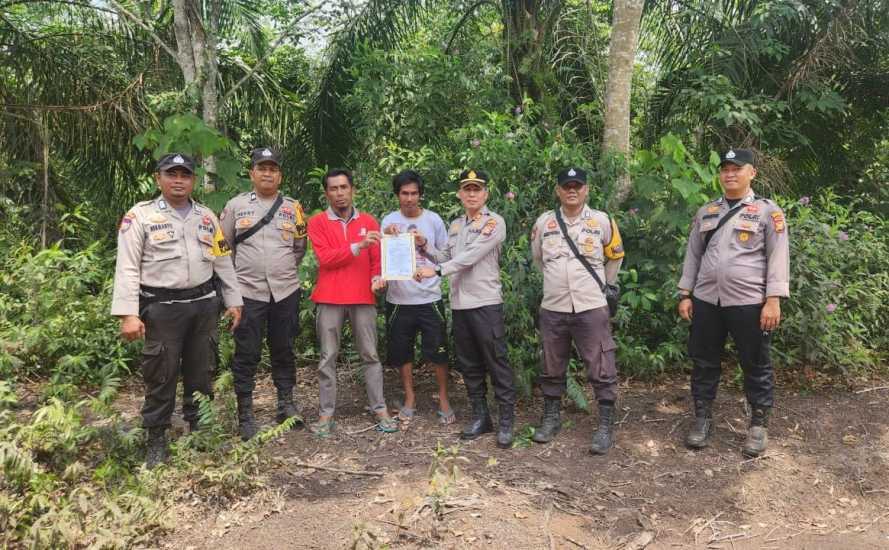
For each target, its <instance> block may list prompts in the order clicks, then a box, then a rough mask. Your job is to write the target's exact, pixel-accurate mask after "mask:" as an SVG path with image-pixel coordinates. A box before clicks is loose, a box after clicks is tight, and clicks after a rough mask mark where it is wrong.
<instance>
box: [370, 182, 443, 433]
mask: <svg viewBox="0 0 889 550" xmlns="http://www.w3.org/2000/svg"><path fill="white" fill-rule="evenodd" d="M392 190H393V192H394V193H395V195H396V196H397V197H398V207H399V209H398V210H396V211H394V212H390V213H389V214H387V215H386V216H385V217H384V218H383V222H382V224H381V225H382V227H383V233H386V234H388V235H397V234H399V233H414V234H419V235H424V236H426V238H428V239H429V240H430V241H431V243H432V246H434V247H435V248H444V246H445V243H447V240H448V231H447V228H446V227H445V224H444V221H442V219H441V217H439V215H438V214H436V213H435V212H432V211H430V210H426V209H424V208H422V207H421V206H420V201H421V199H422V198H423V179H422V177H420V174H418V173H417V172H415V171H413V170H404V171H402V172H400V173H398V174H396V175H395V177H394V178H392ZM416 261H417V267H418V268H419V267H423V266H434V265H435V264H434V263H433V262H432V261H431V260H429V259H428V258H427V257H425V256H423V255H422V254H419V253H418V254H417V255H416ZM418 332H419V333H420V335H421V336H422V340H421V342H422V344H421V352H422V359H423V362H424V363H425V364H427V365H431V366H432V367H434V368H435V378H436V381H437V382H438V399H439V404H438V419H439V422H441V423H442V424H451V423H452V422H454V419H455V417H454V412H453V410H452V409H451V405H450V403H449V402H448V347H447V325H446V323H445V309H444V303H443V302H442V299H441V279H440V277H437V276H436V277H432V278H429V279H423V280H422V281H415V280H410V281H389V282H388V284H387V290H386V336H387V357H388V361H387V362H388V364H389V365H392V366H393V367H398V368H400V369H401V381H402V384H403V385H404V405H403V406H402V407H401V411H400V412H399V414H398V417H399V419H401V420H402V421H404V422H409V421H410V419H411V418H413V416H414V414H415V412H416V406H417V398H416V395H415V394H414V380H413V367H414V343H415V341H416V339H417V333H418Z"/></svg>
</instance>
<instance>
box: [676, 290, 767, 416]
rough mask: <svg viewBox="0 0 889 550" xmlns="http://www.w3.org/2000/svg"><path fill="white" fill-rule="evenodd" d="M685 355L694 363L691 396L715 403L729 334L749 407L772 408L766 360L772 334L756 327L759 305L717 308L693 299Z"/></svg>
mask: <svg viewBox="0 0 889 550" xmlns="http://www.w3.org/2000/svg"><path fill="white" fill-rule="evenodd" d="M692 300H693V303H692V311H693V316H692V323H691V331H690V333H689V338H688V355H689V357H691V360H692V362H693V363H694V369H693V370H692V374H691V394H692V397H693V398H694V399H695V400H704V401H712V400H714V399H716V390H717V388H718V386H719V376H720V374H721V372H722V366H721V360H722V354H723V351H724V348H725V339H726V336H727V335H729V334H731V336H732V340H734V342H735V347H736V348H737V349H738V357H739V359H740V362H741V369H742V370H743V371H744V392H745V393H746V394H747V401H748V402H749V403H750V404H751V405H752V406H761V407H771V406H772V404H773V398H774V389H775V372H774V370H773V369H772V362H771V360H770V358H769V345H770V343H771V334H770V333H769V332H766V331H763V330H762V329H761V328H760V326H759V316H760V312H761V311H762V304H754V305H745V306H718V305H713V304H711V303H709V302H705V301H703V300H699V299H697V298H692Z"/></svg>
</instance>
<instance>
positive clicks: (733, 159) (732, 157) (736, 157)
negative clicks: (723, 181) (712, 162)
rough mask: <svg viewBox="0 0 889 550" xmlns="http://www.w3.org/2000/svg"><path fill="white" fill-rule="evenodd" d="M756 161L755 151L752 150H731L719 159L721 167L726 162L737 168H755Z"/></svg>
mask: <svg viewBox="0 0 889 550" xmlns="http://www.w3.org/2000/svg"><path fill="white" fill-rule="evenodd" d="M755 161H756V159H755V157H754V155H753V151H751V150H750V149H729V150H728V151H726V152H725V153H723V154H722V156H720V157H719V165H720V166H722V165H723V164H725V163H726V162H730V163H732V164H734V165H736V166H744V165H745V164H750V165H753V166H755V165H756V162H755Z"/></svg>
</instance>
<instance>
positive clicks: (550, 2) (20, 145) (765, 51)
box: [0, 0, 889, 547]
mask: <svg viewBox="0 0 889 550" xmlns="http://www.w3.org/2000/svg"><path fill="white" fill-rule="evenodd" d="M200 4H201V9H203V10H211V8H220V12H219V13H220V14H221V20H220V21H219V22H218V23H219V24H218V26H217V27H215V28H216V29H217V30H218V32H219V36H217V37H216V38H218V39H219V41H218V44H217V48H216V51H215V53H216V54H217V55H216V57H217V61H218V64H219V79H218V80H219V82H218V85H219V90H220V93H219V95H220V99H221V100H222V105H221V107H220V109H219V113H218V120H217V121H216V122H215V123H214V124H213V125H212V127H211V126H208V125H207V124H206V123H205V119H204V118H202V117H201V116H199V115H198V113H199V111H200V109H199V108H198V103H199V102H200V101H199V98H198V97H197V95H198V94H197V89H196V88H195V87H194V86H185V84H184V81H183V77H182V75H181V74H180V68H179V67H178V66H177V62H176V60H175V59H174V57H173V56H171V55H169V52H167V51H165V50H164V49H163V48H162V47H161V46H160V45H159V44H160V43H166V44H171V45H173V47H175V44H176V43H175V37H174V34H175V33H174V29H173V19H174V18H173V14H172V4H171V2H169V1H167V0H162V1H158V2H151V3H135V2H131V1H125V0H122V1H120V2H105V1H99V2H91V3H79V2H56V1H53V0H49V1H47V2H30V1H25V0H22V1H17V0H12V1H10V2H6V3H3V4H2V7H0V10H2V13H0V222H2V223H0V532H2V533H3V537H4V538H3V539H0V545H3V544H10V545H12V546H17V545H20V546H33V547H63V546H70V547H74V546H77V547H84V546H90V545H92V546H97V547H98V546H104V547H125V546H128V545H132V544H133V543H137V542H138V541H140V540H144V541H147V540H149V537H151V536H152V534H153V533H154V532H155V530H156V529H159V528H163V526H164V524H165V521H166V520H165V515H164V510H165V506H166V504H167V503H168V502H169V500H168V499H170V498H175V497H176V492H175V490H173V489H172V488H174V487H176V486H177V484H182V485H185V486H187V487H188V488H189V490H191V491H193V492H195V493H197V494H202V495H209V496H211V497H212V498H219V499H224V498H227V497H229V496H231V495H233V494H235V493H237V492H238V491H243V490H249V489H251V488H252V487H254V486H255V484H256V483H260V482H261V478H257V476H256V473H257V471H258V469H257V466H258V464H259V460H260V459H259V456H260V455H259V454H258V449H259V446H260V445H262V443H263V442H264V441H267V440H268V439H269V438H271V437H275V436H278V435H280V434H281V433H282V430H283V429H286V426H285V427H284V428H280V429H276V430H272V431H269V432H267V433H266V434H265V435H264V436H263V437H262V438H260V439H258V440H256V441H255V442H254V443H251V444H249V445H237V444H233V442H232V438H231V434H232V433H233V429H232V428H233V426H232V423H233V417H232V407H233V404H232V392H231V390H230V383H231V382H230V376H229V375H228V374H227V373H225V372H223V373H222V376H221V377H220V379H219V381H218V383H217V388H216V390H217V391H216V395H217V397H218V398H217V400H216V401H210V400H207V399H202V400H201V402H200V409H201V416H202V420H203V427H204V429H203V430H202V431H201V432H200V433H199V434H195V435H191V436H186V437H182V438H179V439H178V440H177V441H176V443H175V444H174V458H173V460H172V464H171V466H170V467H169V468H165V469H162V470H161V471H160V472H154V473H150V472H145V471H143V470H141V469H139V468H138V467H137V465H138V463H139V461H140V453H141V445H142V443H141V431H140V430H138V429H136V428H134V423H135V421H134V420H133V415H134V413H135V411H126V412H125V413H121V412H119V411H116V410H115V409H114V408H113V407H112V406H111V405H112V402H113V401H114V399H115V397H116V396H117V390H118V387H119V385H121V384H123V383H126V382H127V381H129V380H134V381H135V380H136V379H137V377H136V376H134V371H135V370H136V368H135V367H136V366H135V364H134V363H133V361H134V358H135V357H136V356H137V353H138V349H139V344H131V345H126V344H123V343H122V342H121V341H120V340H119V339H118V337H117V321H116V320H114V319H112V318H111V317H110V316H109V315H108V310H109V299H110V285H111V276H112V273H113V258H114V256H113V254H114V236H115V227H116V224H117V222H118V220H119V219H120V216H121V215H122V214H123V213H124V212H125V211H126V209H128V208H129V207H130V206H131V205H132V204H133V203H134V202H135V201H136V200H141V199H145V198H148V197H150V196H152V195H153V194H154V193H155V192H156V191H155V185H154V182H153V180H152V178H151V176H150V174H149V172H150V166H151V165H152V162H153V159H155V158H157V157H158V156H160V155H161V154H162V153H164V152H166V151H168V150H171V149H174V148H175V149H177V150H182V151H185V152H189V153H192V154H195V155H197V156H198V157H200V158H202V159H206V158H207V157H209V156H212V157H213V158H214V160H215V172H214V174H213V175H214V177H215V183H216V189H215V191H204V190H202V189H199V190H198V191H197V196H198V198H199V200H202V201H204V202H206V203H207V204H210V205H211V206H213V207H214V208H216V209H219V208H220V207H221V206H222V205H223V204H224V202H225V201H226V200H227V199H228V198H229V197H231V196H233V195H234V194H235V193H237V192H238V191H240V190H244V189H246V186H247V182H246V179H245V178H246V171H245V163H244V159H246V154H247V152H248V151H249V150H250V149H251V148H252V147H254V146H257V145H266V144H271V145H276V146H278V147H280V148H281V149H282V151H283V153H284V158H285V163H284V173H285V178H284V190H285V192H286V193H288V194H289V195H292V196H294V197H296V198H298V199H299V200H300V201H301V202H302V203H303V204H304V205H305V206H306V208H307V210H308V211H309V212H312V211H317V210H318V209H319V208H322V207H323V206H325V203H324V197H323V193H322V190H321V186H320V182H319V179H318V178H319V175H320V174H321V173H323V171H324V170H325V169H326V168H327V167H328V166H329V165H344V166H349V167H351V168H353V169H354V170H355V173H356V181H357V185H358V187H357V200H356V204H357V205H358V207H359V208H361V209H362V210H365V211H368V212H371V213H372V214H374V215H376V216H378V217H381V216H382V215H384V214H385V213H387V212H389V211H391V210H393V209H395V208H397V201H396V198H395V196H394V195H393V194H392V192H391V188H390V183H389V182H390V180H391V177H392V175H393V174H394V173H396V172H397V171H399V170H401V169H405V168H412V169H416V170H418V171H420V172H421V173H422V174H423V175H424V177H425V178H426V194H425V196H424V204H425V206H426V207H427V208H430V209H432V210H434V211H436V212H438V213H439V214H440V215H441V216H442V217H443V218H445V219H446V220H450V219H453V218H454V217H455V216H457V215H458V214H459V211H460V207H459V202H458V200H457V198H456V196H455V187H454V183H453V182H454V179H455V177H456V175H457V173H458V172H459V171H460V170H461V169H463V168H465V167H468V166H473V167H477V168H481V169H484V170H486V171H487V172H489V173H490V174H491V176H492V183H491V188H490V189H491V197H490V200H489V206H490V207H491V208H492V209H493V210H495V211H497V212H498V213H500V214H501V215H502V216H503V217H504V218H505V220H506V223H507V226H508V233H507V235H508V236H507V241H506V243H505V245H504V247H503V252H502V256H501V262H502V268H503V269H502V278H503V285H504V299H505V301H506V306H507V307H506V312H507V338H508V342H509V356H510V361H511V363H512V364H513V366H514V368H515V369H516V372H517V374H518V379H519V381H520V383H521V386H522V389H523V390H524V392H525V395H529V393H530V391H531V389H532V387H533V383H534V376H535V374H536V372H537V369H538V368H539V363H540V346H539V341H538V336H537V331H536V329H535V317H536V311H537V306H538V304H539V302H540V298H541V276H540V274H539V273H538V272H537V271H536V270H535V269H534V268H533V266H532V264H531V261H530V252H529V246H528V237H529V231H530V228H531V225H532V224H533V222H534V220H535V219H536V218H537V216H538V215H540V214H541V213H542V212H544V211H545V210H547V209H549V208H552V207H553V206H554V205H555V197H554V194H553V186H554V174H555V173H556V172H557V171H558V170H560V169H561V168H563V167H565V166H566V165H568V164H577V165H581V166H586V167H590V168H595V170H596V175H595V181H594V182H593V185H591V194H590V203H591V204H592V206H594V207H596V208H602V209H604V208H606V206H605V205H606V204H609V203H610V201H611V200H612V196H613V187H614V182H615V181H616V178H617V177H618V175H619V174H621V173H623V172H624V171H625V170H627V171H628V172H629V174H630V176H631V179H632V182H633V189H632V193H631V194H630V196H629V198H628V199H627V200H626V201H625V202H624V203H623V204H620V205H617V206H616V207H613V208H612V210H611V211H610V212H609V213H610V214H611V215H612V216H614V217H615V218H616V220H617V222H618V224H619V226H620V228H621V232H622V234H623V237H624V241H625V248H626V251H627V256H626V260H625V262H624V268H623V271H622V273H621V274H620V278H621V283H622V287H623V290H624V292H623V297H622V308H621V311H620V313H619V314H618V316H617V318H616V319H615V325H614V326H615V335H616V339H617V341H618V344H619V364H620V370H621V373H622V375H623V376H625V377H626V376H634V377H644V376H648V377H650V376H654V375H658V374H661V373H671V372H672V373H678V372H681V370H682V369H683V367H684V366H685V365H686V363H687V361H686V360H685V339H686V336H687V326H686V325H685V323H683V322H681V321H680V320H679V318H678V316H677V315H676V312H675V306H676V304H675V297H674V292H675V285H676V281H677V279H678V273H679V270H680V268H681V262H682V257H683V254H684V248H685V242H686V236H687V234H688V227H689V222H690V220H691V217H692V214H693V213H694V212H695V210H696V209H697V208H698V207H700V205H702V204H704V203H705V202H706V201H708V200H710V199H712V198H714V197H716V196H718V195H719V193H720V189H719V184H718V179H717V166H716V163H717V157H716V153H715V151H719V150H721V149H723V148H724V147H726V146H729V145H732V146H740V145H744V146H751V147H754V148H756V149H758V150H759V151H760V152H761V153H762V162H761V164H760V166H759V175H758V177H757V179H756V181H755V182H754V187H755V189H756V191H757V192H758V193H759V194H761V195H764V196H767V197H769V198H771V199H772V200H775V201H776V202H778V203H779V204H780V205H782V206H783V207H784V209H785V210H786V213H787V220H788V227H789V232H790V236H791V243H792V261H791V269H792V285H791V292H792V297H791V299H790V300H786V301H785V302H784V303H783V305H782V308H783V314H784V321H783V324H782V326H781V328H780V329H779V330H778V331H777V333H776V342H775V346H774V350H775V351H774V355H775V360H776V363H777V364H779V365H780V366H781V367H793V366H803V367H805V368H806V369H807V370H815V371H822V372H826V373H841V374H842V375H843V376H847V377H853V376H859V375H864V376H866V375H870V374H872V373H874V372H876V371H882V370H883V369H884V368H885V365H886V362H887V360H889V336H887V335H889V315H887V308H886V307H885V304H886V303H889V236H887V233H889V232H887V229H889V227H887V223H889V222H887V218H886V216H887V214H889V185H887V182H889V139H887V137H886V136H887V129H889V96H887V90H889V81H887V75H889V4H887V1H886V0H857V1H856V0H841V1H839V0H715V1H714V0H688V1H686V2H681V3H677V2H648V3H647V8H646V13H645V15H644V17H643V22H642V28H643V33H642V38H641V43H640V51H639V54H638V55H637V58H636V67H635V74H634V80H633V84H634V88H633V96H632V100H631V116H632V128H631V130H632V134H631V139H632V143H633V146H634V153H633V154H631V155H630V156H629V158H604V157H603V156H602V155H601V154H600V150H599V149H600V140H601V134H602V130H603V114H602V113H603V109H604V105H605V98H604V95H605V94H604V89H605V78H606V73H607V49H608V40H609V35H610V16H611V3H610V2H605V1H593V2H580V1H575V0H563V1H558V0H545V1H544V0H540V1H524V0H523V1H521V2H514V1H503V2H475V1H469V0H466V1H464V0H423V1H420V0H417V1H412V0H405V1H403V2H401V1H400V2H390V1H388V0H370V1H368V2H361V3H352V2H349V1H343V2H327V3H325V4H327V8H326V9H325V12H324V14H323V15H319V18H318V19H317V20H311V21H309V20H307V21H306V22H305V24H302V23H301V24H300V25H299V26H298V27H293V26H292V25H291V23H292V22H293V21H299V20H298V19H296V16H297V15H298V14H300V13H302V11H303V10H304V9H305V4H304V3H293V2H282V1H280V0H263V1H262V2H244V1H239V0H208V1H206V2H203V3H200ZM121 7H123V8H126V9H129V10H132V11H133V12H134V13H136V14H137V16H138V17H141V18H142V19H141V21H142V24H141V25H140V24H137V23H135V22H134V21H133V20H132V18H130V17H128V16H124V15H122V14H123V12H122V11H120V10H121ZM311 33H316V34H318V35H323V36H324V38H323V39H321V41H320V42H317V43H314V44H309V43H308V42H306V41H300V40H299V38H305V37H306V36H307V35H308V34H311ZM319 44H320V45H321V46H323V48H322V49H321V50H320V51H319V49H318V47H317V46H318V45H319ZM44 238H45V243H44V242H43V239H44ZM300 271H301V277H302V280H303V281H304V289H305V290H306V291H308V290H310V289H311V283H312V281H313V279H314V275H315V271H316V262H315V259H314V257H313V256H312V254H308V255H307V256H306V259H305V261H304V262H303V265H302V266H301V269H300ZM306 294H307V293H306ZM300 324H301V327H302V332H301V334H300V335H299V339H298V343H297V352H298V354H299V356H300V358H299V361H300V363H306V364H308V363H310V362H312V361H314V360H316V359H317V357H316V355H317V352H316V343H315V337H314V333H313V330H314V322H313V311H312V307H311V304H310V303H309V302H308V300H307V299H305V294H304V304H303V308H302V312H301V323H300ZM380 326H381V327H382V322H381V323H380ZM381 333H382V331H381ZM231 345H232V344H231V340H230V338H224V339H223V342H222V356H223V365H225V364H227V362H228V357H230V354H231ZM351 353H353V352H351V351H349V350H347V354H346V355H345V357H346V358H347V359H348V358H350V357H352V355H350V354H351ZM577 368H578V365H577V364H576V362H572V369H574V370H576V369H577ZM308 375H309V374H308V371H307V372H306V374H302V373H301V374H300V376H308ZM579 380H581V378H580V377H577V378H576V379H574V378H572V379H571V381H570V386H569V395H570V397H571V398H572V399H573V400H574V401H575V402H576V403H577V404H578V405H579V406H581V407H583V408H585V407H586V406H587V399H586V397H585V393H584V389H583V388H582V386H581V384H579V383H578V381H579ZM525 439H526V440H527V438H525Z"/></svg>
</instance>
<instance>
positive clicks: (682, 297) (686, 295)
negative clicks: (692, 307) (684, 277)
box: [677, 289, 691, 302]
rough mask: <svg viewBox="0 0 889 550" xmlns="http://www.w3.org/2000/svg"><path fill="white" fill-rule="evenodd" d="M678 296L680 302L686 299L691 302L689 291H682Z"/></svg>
mask: <svg viewBox="0 0 889 550" xmlns="http://www.w3.org/2000/svg"><path fill="white" fill-rule="evenodd" d="M677 295H678V296H679V301H680V302H681V301H682V300H685V299H686V298H688V299H689V300H691V292H689V291H687V290H683V289H680V290H679V292H678V293H677Z"/></svg>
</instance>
